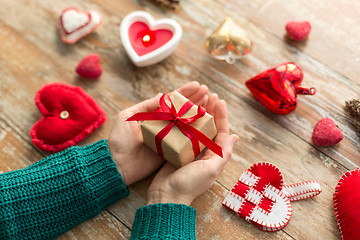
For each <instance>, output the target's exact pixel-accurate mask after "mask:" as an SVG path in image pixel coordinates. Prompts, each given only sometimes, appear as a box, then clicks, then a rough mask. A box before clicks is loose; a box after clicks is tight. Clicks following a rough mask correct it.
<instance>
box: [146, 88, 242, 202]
mask: <svg viewBox="0 0 360 240" xmlns="http://www.w3.org/2000/svg"><path fill="white" fill-rule="evenodd" d="M204 107H205V108H206V110H207V112H208V113H209V114H211V115H213V116H214V119H215V125H216V128H217V131H218V134H217V136H216V138H215V142H216V143H217V144H218V145H220V146H222V147H223V155H224V157H223V158H221V157H219V156H218V155H216V154H214V153H213V152H212V151H211V150H209V149H207V150H205V153H204V155H203V156H202V157H201V158H200V159H199V160H195V161H194V162H192V163H189V164H187V165H185V166H183V167H181V168H179V169H176V168H175V167H173V166H172V165H171V164H170V163H166V164H165V165H164V166H163V167H162V168H161V170H160V171H159V172H158V174H157V175H156V176H155V178H154V180H153V182H152V183H151V185H150V187H149V190H148V204H156V203H178V204H186V205H190V204H191V203H192V201H193V200H194V199H195V198H196V197H197V196H199V195H200V194H202V193H203V192H205V191H206V190H207V189H208V188H210V187H211V185H212V184H213V183H214V181H215V179H216V177H217V176H218V175H219V174H220V172H221V171H222V170H223V169H224V167H225V165H226V163H227V162H228V160H229V159H230V158H231V153H232V148H233V146H234V145H235V143H236V142H237V141H238V139H239V138H238V137H237V136H236V135H231V136H229V127H228V116H227V109H226V103H225V101H223V100H218V97H217V95H216V94H211V95H210V96H209V98H208V101H206V102H205V104H204Z"/></svg>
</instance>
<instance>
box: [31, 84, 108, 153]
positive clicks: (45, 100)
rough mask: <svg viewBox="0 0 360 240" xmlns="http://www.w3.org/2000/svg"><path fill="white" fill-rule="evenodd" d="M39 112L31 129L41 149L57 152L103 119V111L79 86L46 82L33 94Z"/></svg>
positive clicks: (70, 144) (32, 135) (77, 140)
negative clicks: (37, 119) (39, 115)
mask: <svg viewBox="0 0 360 240" xmlns="http://www.w3.org/2000/svg"><path fill="white" fill-rule="evenodd" d="M35 103H36V105H37V107H38V108H39V110H40V113H41V115H42V117H41V119H40V120H39V121H37V122H36V123H35V124H34V126H33V127H32V129H31V131H30V135H31V138H32V141H33V143H34V144H35V145H36V146H37V147H38V148H39V149H41V150H44V151H52V152H57V151H60V150H63V149H65V148H67V147H70V146H73V145H75V144H76V143H78V142H80V141H81V140H83V139H84V138H85V137H87V136H88V135H89V134H90V133H92V132H93V131H94V130H95V129H97V128H98V127H99V126H100V125H101V124H103V123H104V122H105V120H106V115H105V112H104V110H103V109H102V108H101V107H100V106H99V105H98V104H97V103H96V102H95V100H94V99H92V98H91V97H90V96H89V95H88V94H87V93H86V92H85V91H84V90H83V89H82V88H80V87H74V86H71V85H69V84H66V83H49V84H47V85H45V86H44V87H42V88H41V89H40V90H39V91H38V92H37V94H36V96H35Z"/></svg>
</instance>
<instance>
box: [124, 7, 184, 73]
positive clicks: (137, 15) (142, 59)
mask: <svg viewBox="0 0 360 240" xmlns="http://www.w3.org/2000/svg"><path fill="white" fill-rule="evenodd" d="M136 22H140V23H144V24H146V25H147V26H148V27H149V29H150V31H156V30H169V31H171V32H172V37H171V39H170V40H169V41H167V42H166V43H165V44H163V45H161V46H160V47H158V48H156V49H154V50H153V51H151V52H148V53H146V54H144V55H139V54H137V52H136V51H135V50H134V48H133V46H132V44H131V41H130V39H129V29H130V27H131V26H132V24H134V23H136ZM181 36H182V28H181V26H180V25H179V24H178V23H177V22H176V21H175V20H173V19H169V18H163V19H159V20H154V18H153V17H152V16H151V15H150V14H149V13H147V12H144V11H135V12H132V13H130V14H128V15H126V16H125V18H124V19H123V20H122V22H121V25H120V38H121V41H122V43H123V45H124V48H125V51H126V53H127V54H128V55H129V57H130V59H131V61H132V62H133V63H134V64H135V65H136V66H138V67H144V66H149V65H152V64H155V63H158V62H160V61H162V60H164V59H165V58H167V57H168V56H169V55H170V54H171V53H172V52H173V51H174V50H175V48H176V47H177V45H178V44H179V42H180V39H181Z"/></svg>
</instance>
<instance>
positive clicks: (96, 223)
mask: <svg viewBox="0 0 360 240" xmlns="http://www.w3.org/2000/svg"><path fill="white" fill-rule="evenodd" d="M130 235H131V232H130V230H129V229H128V228H126V227H125V225H123V224H121V223H120V222H119V221H118V220H117V219H116V218H114V217H113V216H112V215H111V214H110V213H109V212H108V211H102V212H101V214H99V215H98V216H96V217H94V218H92V219H89V220H87V221H86V222H84V223H82V224H80V225H78V226H76V227H75V228H73V229H71V231H68V232H66V233H65V234H63V235H61V236H60V237H59V238H57V240H83V239H130Z"/></svg>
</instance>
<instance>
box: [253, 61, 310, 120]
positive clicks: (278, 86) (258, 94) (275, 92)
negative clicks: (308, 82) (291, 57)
mask: <svg viewBox="0 0 360 240" xmlns="http://www.w3.org/2000/svg"><path fill="white" fill-rule="evenodd" d="M302 80H303V72H302V70H301V68H300V67H299V66H298V65H296V64H295V63H283V64H280V65H278V66H276V67H274V68H271V69H269V70H266V71H265V72H262V73H260V74H258V75H256V76H255V77H253V78H251V79H250V80H248V81H246V86H247V87H248V88H249V89H250V91H251V92H252V93H253V94H254V96H255V98H257V99H258V100H259V101H260V102H261V103H262V104H263V105H264V106H265V107H266V108H267V109H269V110H270V111H272V112H273V113H276V114H288V113H290V112H292V111H294V109H295V108H296V104H297V94H305V95H314V94H315V93H316V90H315V89H314V88H310V89H307V88H305V87H302V86H300V84H301V82H302Z"/></svg>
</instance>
